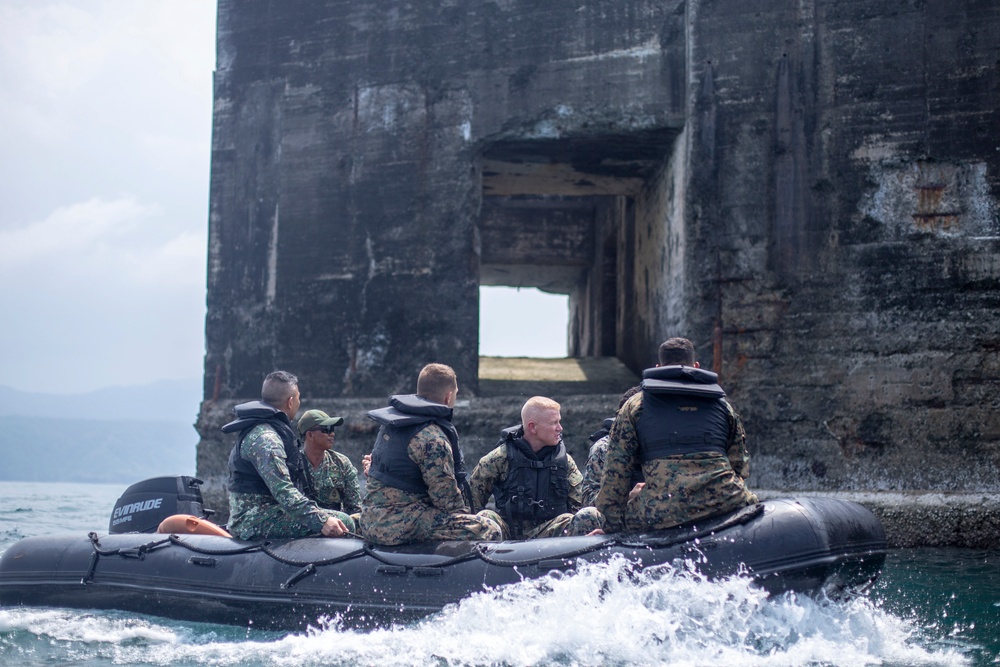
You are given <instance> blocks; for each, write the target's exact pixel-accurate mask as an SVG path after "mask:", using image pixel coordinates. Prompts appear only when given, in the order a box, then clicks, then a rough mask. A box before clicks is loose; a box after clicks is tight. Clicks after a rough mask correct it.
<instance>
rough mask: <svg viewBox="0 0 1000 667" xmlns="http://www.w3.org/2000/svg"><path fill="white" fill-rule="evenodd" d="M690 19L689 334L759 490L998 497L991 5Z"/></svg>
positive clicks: (742, 6)
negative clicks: (717, 363)
mask: <svg viewBox="0 0 1000 667" xmlns="http://www.w3.org/2000/svg"><path fill="white" fill-rule="evenodd" d="M689 7H690V8H689V13H690V14H689V25H692V26H695V30H694V31H693V32H692V33H691V34H692V54H693V55H692V57H691V63H692V70H693V77H694V78H696V79H700V81H699V83H697V84H693V85H692V86H691V88H690V89H691V91H692V95H693V96H694V98H695V101H694V104H693V106H694V108H695V109H696V110H697V109H700V112H696V113H692V115H691V117H690V121H691V122H690V124H689V127H688V129H687V131H689V132H691V135H692V136H701V137H708V136H714V140H713V141H712V146H713V149H712V151H711V152H713V153H714V155H715V159H714V164H708V163H706V162H704V161H703V160H702V159H701V154H699V152H698V151H693V152H692V157H691V170H692V172H694V173H696V174H702V175H703V176H704V178H703V180H701V181H700V183H701V185H700V186H699V185H696V183H698V182H699V181H698V180H697V178H695V179H693V180H692V182H691V187H690V189H689V191H688V198H689V202H690V205H691V206H692V207H697V208H698V209H699V210H700V214H699V213H693V214H692V215H691V216H690V217H689V218H688V229H689V237H693V238H697V239H698V241H696V242H695V243H689V249H690V252H691V253H692V254H691V256H690V258H689V260H688V267H689V270H688V271H687V274H686V275H687V281H688V290H687V291H688V293H689V295H690V296H694V297H697V296H700V297H702V298H703V299H704V303H703V304H697V303H694V302H691V308H690V310H689V317H688V320H687V323H688V325H689V326H690V329H691V330H693V331H695V332H697V334H698V336H699V342H700V343H702V346H701V349H702V350H703V353H704V351H705V350H706V347H707V345H706V344H707V343H708V341H709V337H710V331H711V328H710V325H711V323H712V320H713V319H714V318H718V320H719V322H720V323H721V325H722V328H723V344H722V352H723V358H724V359H725V364H724V366H723V378H724V383H725V385H726V386H727V387H728V388H729V389H730V390H731V393H732V394H733V396H734V400H735V402H736V403H737V405H738V406H739V407H740V409H741V411H742V413H743V415H744V418H745V420H746V422H747V426H748V430H749V433H750V436H751V438H752V442H753V445H754V453H755V462H754V478H753V481H754V482H755V483H756V484H757V485H760V486H764V487H768V488H783V489H858V490H862V489H881V490H885V489H889V490H905V489H934V490H952V491H954V490H966V491H971V490H975V491H994V492H995V491H997V490H998V489H1000V482H998V479H1000V478H998V476H997V472H998V468H1000V413H998V411H997V407H998V405H1000V318H998V313H1000V211H998V208H997V202H998V193H1000V152H998V151H997V147H998V144H1000V106H998V103H1000V73H998V68H997V62H998V59H997V56H998V54H1000V37H998V34H1000V33H998V30H997V29H998V28H1000V6H997V5H995V4H991V3H983V2H959V3H950V4H948V5H947V7H945V6H943V5H939V4H935V5H934V6H933V7H932V6H931V3H928V4H924V3H904V4H903V5H900V4H899V3H889V2H884V3H883V2H874V3H872V2H864V3H843V2H816V3H806V4H802V3H777V4H776V3H739V4H737V3H719V2H703V3H690V5H689ZM709 80H713V81H714V83H713V84H711V85H709V83H708V82H709ZM712 128H714V129H712ZM706 152H707V151H706ZM708 191H712V192H715V193H716V196H715V197H714V198H713V197H707V196H706V194H707V192H708ZM717 267H718V268H717ZM716 272H718V273H717V275H713V274H715V273H716ZM713 291H715V292H716V294H717V297H716V296H713V294H712V292H713ZM713 311H714V312H713ZM704 356H705V355H704V354H703V357H704Z"/></svg>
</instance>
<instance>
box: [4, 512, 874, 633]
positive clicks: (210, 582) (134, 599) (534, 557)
mask: <svg viewBox="0 0 1000 667" xmlns="http://www.w3.org/2000/svg"><path fill="white" fill-rule="evenodd" d="M613 554H621V555H622V556H624V557H625V558H627V559H629V560H631V561H633V562H635V563H636V564H637V565H638V566H640V567H643V568H647V567H650V566H655V565H661V564H670V563H672V562H674V561H675V560H676V559H691V560H693V561H694V562H696V563H697V568H698V569H699V570H700V571H701V572H703V573H704V574H706V575H708V576H710V577H721V576H728V575H732V574H736V573H738V572H740V571H745V572H746V573H747V574H749V576H751V577H753V578H754V580H755V581H756V582H757V583H758V584H759V585H760V586H762V587H764V588H765V589H766V590H768V591H769V592H771V593H780V592H784V591H789V590H791V591H798V592H801V593H806V594H815V593H820V592H825V593H829V594H840V593H848V594H850V593H852V592H856V591H860V590H864V589H865V588H867V587H868V586H869V585H870V584H871V583H872V582H873V581H874V580H875V579H876V578H877V577H878V574H879V571H880V569H881V567H882V564H883V562H884V560H885V554H886V541H885V532H884V531H883V529H882V526H881V524H880V523H879V521H878V519H877V518H876V517H875V516H874V515H872V513H871V512H869V511H868V510H867V509H865V508H864V507H862V506H860V505H857V504H855V503H850V502H845V501H841V500H837V499H832V498H805V499H799V500H784V499H783V500H773V501H767V502H766V503H763V504H762V505H760V506H757V507H755V508H747V509H746V510H744V511H742V512H741V513H737V514H736V515H731V516H729V517H723V518H721V519H714V520H712V521H711V522H706V523H704V524H702V525H696V526H685V527H679V528H676V529H671V530H668V531H660V532H657V533H650V534H647V535H613V536H601V537H576V538H550V539H542V540H532V541H526V542H493V543H478V544H477V543H470V542H442V543H434V544H421V545H407V546H404V547H374V546H372V545H366V544H365V543H363V542H361V541H358V540H353V539H324V538H306V539H299V540H289V541H281V542H274V543H269V544H264V545H260V544H250V543H246V542H239V541H237V540H233V539H228V538H224V537H215V536H206V535H185V536H176V535H174V536H168V535H150V534H142V533H126V534H120V535H105V536H101V537H98V536H97V535H96V534H93V533H92V534H91V536H89V537H88V536H53V537H33V538H26V539H23V540H21V541H19V542H17V543H15V544H14V545H12V546H11V547H10V548H9V549H8V550H7V551H6V552H5V553H4V554H3V556H2V558H0V604H3V605H4V606H12V605H31V606H51V607H73V608H87V609H118V610H124V611H134V612H140V613H145V614H152V615H157V616H163V617H168V618H174V619H180V620H193V621H202V622H214V623H226V624H233V625H253V626H254V627H261V628H273V629H297V628H301V627H304V626H306V625H309V624H310V623H315V621H316V620H317V619H318V618H320V617H322V616H332V615H334V614H340V615H341V616H342V617H343V618H344V619H345V620H346V621H347V622H349V623H355V624H361V625H379V624H386V623H392V622H406V621H410V620H414V619H416V618H420V617H423V616H426V615H428V614H431V613H434V612H436V611H439V610H440V609H442V608H443V607H444V606H445V605H447V604H450V603H454V602H458V601H459V600H461V599H463V598H465V597H467V596H469V595H471V594H473V593H476V592H479V591H483V590H485V589H487V588H491V587H496V586H502V585H504V584H509V583H513V582H517V581H520V580H522V579H524V578H537V577H543V576H546V575H547V574H549V573H550V572H553V571H563V572H569V571H572V570H573V568H574V567H575V566H576V564H577V563H578V559H579V560H583V561H589V562H599V561H606V560H608V559H609V558H611V557H612V555H613Z"/></svg>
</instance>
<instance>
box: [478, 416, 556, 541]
mask: <svg viewBox="0 0 1000 667" xmlns="http://www.w3.org/2000/svg"><path fill="white" fill-rule="evenodd" d="M523 436H524V429H523V427H522V426H521V425H518V426H512V427H510V428H506V429H504V430H503V431H501V432H500V442H499V443H497V444H498V445H500V444H503V445H506V447H507V476H506V477H505V478H504V480H503V481H502V482H501V483H500V484H499V485H498V486H495V487H493V497H494V499H495V500H496V505H497V511H498V512H500V514H502V515H503V517H504V519H505V520H506V521H507V523H508V525H509V526H510V527H511V530H512V531H513V532H514V535H515V537H520V536H521V533H522V532H523V528H522V524H527V525H529V526H533V525H537V524H539V523H542V522H543V521H548V520H549V519H554V518H556V517H557V516H559V515H560V514H564V513H566V512H569V461H568V458H567V456H566V446H565V445H564V444H563V442H562V440H560V441H559V444H558V445H555V446H550V447H542V448H541V449H540V450H538V452H533V451H532V449H531V445H530V444H528V441H527V440H525V439H524V437H523Z"/></svg>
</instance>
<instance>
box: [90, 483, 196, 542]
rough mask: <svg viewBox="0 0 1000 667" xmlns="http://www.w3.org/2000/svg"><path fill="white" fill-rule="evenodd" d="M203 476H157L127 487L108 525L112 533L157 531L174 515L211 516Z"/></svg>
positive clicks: (116, 504)
mask: <svg viewBox="0 0 1000 667" xmlns="http://www.w3.org/2000/svg"><path fill="white" fill-rule="evenodd" d="M201 484H202V481H201V480H200V479H197V478H195V477H187V476H186V475H179V476H177V477H153V478H152V479H146V480H143V481H141V482H136V483H135V484H133V485H132V486H130V487H128V488H127V489H125V493H123V494H122V495H121V498H119V499H118V502H116V503H115V509H114V511H113V512H112V513H111V521H110V523H109V524H108V532H109V533H155V532H156V529H157V528H158V527H159V525H160V522H161V521H163V520H164V519H166V518H167V517H168V516H172V515H174V514H191V515H194V516H196V517H199V518H202V519H204V518H207V517H208V515H209V514H211V513H212V510H206V509H204V507H202V498H201V489H200V488H198V487H199V486H200V485H201Z"/></svg>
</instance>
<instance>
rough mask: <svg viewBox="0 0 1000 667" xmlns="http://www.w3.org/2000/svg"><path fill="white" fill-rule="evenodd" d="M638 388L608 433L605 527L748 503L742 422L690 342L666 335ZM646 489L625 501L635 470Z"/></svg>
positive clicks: (664, 523)
mask: <svg viewBox="0 0 1000 667" xmlns="http://www.w3.org/2000/svg"><path fill="white" fill-rule="evenodd" d="M659 362H660V363H659V364H657V367H656V368H650V369H647V370H646V371H644V372H643V381H642V391H641V392H640V393H638V394H636V395H635V396H633V397H632V398H630V399H629V400H628V401H626V402H625V404H624V405H623V406H622V408H621V410H619V412H618V415H617V417H616V418H615V422H614V424H613V425H612V427H611V433H610V434H609V437H610V442H609V445H608V453H607V460H606V462H605V467H604V478H603V481H602V483H601V490H600V492H599V493H598V495H597V503H596V504H597V508H598V509H599V510H600V511H601V512H602V513H603V514H604V517H605V530H606V531H608V532H617V531H622V530H626V531H630V532H641V531H647V530H655V529H660V528H670V527H671V526H676V525H679V524H683V523H687V522H689V521H694V520H697V519H704V518H708V517H712V516H716V515H720V514H726V513H728V512H732V511H734V510H737V509H739V508H741V507H744V506H746V505H752V504H754V503H756V502H758V501H757V497H756V496H755V495H754V494H753V493H752V492H751V491H750V490H749V489H748V488H747V487H746V485H745V484H744V482H743V480H745V479H746V478H747V476H748V475H749V474H750V454H749V452H748V451H747V446H746V434H745V433H744V431H743V424H742V422H741V421H740V417H739V415H738V414H737V413H736V410H734V409H733V406H732V405H730V404H729V402H728V401H727V400H726V399H725V392H724V391H723V390H722V388H721V387H720V386H719V385H718V384H717V382H718V376H717V375H716V374H715V373H711V372H709V371H706V370H703V369H701V368H700V367H699V364H698V362H697V361H695V353H694V345H693V344H692V343H691V341H689V340H687V339H686V338H670V339H669V340H667V341H665V342H664V343H663V344H662V345H660V349H659ZM640 468H641V470H642V473H643V475H644V477H645V480H646V481H645V484H644V486H643V488H642V489H641V490H640V491H639V493H638V494H636V495H635V497H634V498H632V499H631V500H629V489H630V488H632V475H633V473H634V472H635V471H636V470H637V469H640Z"/></svg>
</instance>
